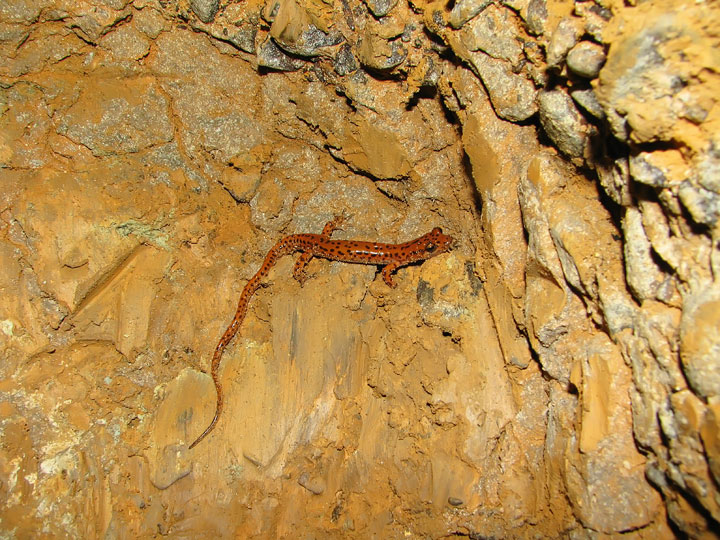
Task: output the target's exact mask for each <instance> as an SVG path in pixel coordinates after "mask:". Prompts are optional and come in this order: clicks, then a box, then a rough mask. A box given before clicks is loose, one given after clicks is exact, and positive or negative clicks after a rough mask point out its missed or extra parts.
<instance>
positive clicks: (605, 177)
mask: <svg viewBox="0 0 720 540" xmlns="http://www.w3.org/2000/svg"><path fill="white" fill-rule="evenodd" d="M596 167H597V169H596V170H597V173H598V178H599V180H600V185H601V186H602V187H603V189H604V190H605V193H607V194H608V195H609V196H610V198H611V199H612V200H613V201H615V202H616V203H617V204H619V205H620V206H630V205H632V196H631V195H630V167H629V165H628V161H627V158H624V157H621V158H618V159H615V160H613V161H610V160H598V161H597V163H596Z"/></svg>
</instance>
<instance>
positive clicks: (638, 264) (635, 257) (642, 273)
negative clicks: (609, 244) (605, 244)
mask: <svg viewBox="0 0 720 540" xmlns="http://www.w3.org/2000/svg"><path fill="white" fill-rule="evenodd" d="M622 228H623V236H624V238H625V244H624V246H623V250H624V254H625V278H626V279H627V282H628V286H629V288H630V291H631V292H632V293H633V296H634V297H635V298H636V299H637V300H638V301H640V302H641V303H642V301H643V300H647V299H652V298H655V296H656V294H657V291H658V288H659V287H660V285H661V284H662V283H663V279H664V276H663V273H662V272H661V271H660V269H659V268H658V266H657V264H655V262H654V261H653V259H652V245H651V244H650V241H649V240H648V238H647V235H646V234H645V229H644V228H643V225H642V215H641V214H640V212H639V210H638V209H637V208H635V207H632V206H631V207H629V208H627V210H626V211H625V215H624V216H623V220H622Z"/></svg>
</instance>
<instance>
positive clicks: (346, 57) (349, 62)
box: [333, 43, 360, 77]
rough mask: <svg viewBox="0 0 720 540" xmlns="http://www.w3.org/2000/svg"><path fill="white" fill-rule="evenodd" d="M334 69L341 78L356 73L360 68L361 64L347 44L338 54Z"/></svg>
mask: <svg viewBox="0 0 720 540" xmlns="http://www.w3.org/2000/svg"><path fill="white" fill-rule="evenodd" d="M333 67H334V68H335V73H337V74H338V75H340V76H341V77H344V76H345V75H349V74H350V73H354V72H355V71H357V70H358V69H359V68H360V64H359V63H358V61H357V59H356V58H355V56H354V55H353V53H352V49H351V48H350V45H348V44H347V43H346V44H345V45H343V46H342V47H341V48H340V52H338V54H337V56H336V57H335V63H334V65H333Z"/></svg>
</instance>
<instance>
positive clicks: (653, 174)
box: [629, 152, 670, 188]
mask: <svg viewBox="0 0 720 540" xmlns="http://www.w3.org/2000/svg"><path fill="white" fill-rule="evenodd" d="M652 157H653V154H652V152H639V153H637V154H635V155H632V156H630V159H629V170H630V176H632V177H633V180H635V181H636V182H640V183H641V184H645V185H646V186H652V187H656V188H661V187H667V186H669V184H670V183H669V182H668V179H667V177H666V176H665V174H664V173H663V171H662V169H660V168H658V167H656V166H655V165H653V164H652V163H650V160H652Z"/></svg>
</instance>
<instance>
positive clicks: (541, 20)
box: [525, 0, 548, 36]
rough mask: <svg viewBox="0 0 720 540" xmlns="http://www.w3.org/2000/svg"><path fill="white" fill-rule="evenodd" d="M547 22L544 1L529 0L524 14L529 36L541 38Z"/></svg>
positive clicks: (545, 3)
mask: <svg viewBox="0 0 720 540" xmlns="http://www.w3.org/2000/svg"><path fill="white" fill-rule="evenodd" d="M547 20H548V10H547V2H546V0H530V3H529V4H528V7H527V11H526V13H525V22H526V23H527V25H528V30H529V31H530V33H531V34H534V35H536V36H541V35H543V34H544V33H545V23H547Z"/></svg>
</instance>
